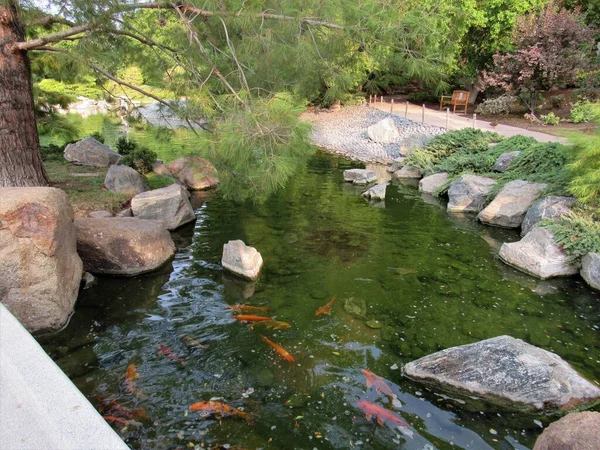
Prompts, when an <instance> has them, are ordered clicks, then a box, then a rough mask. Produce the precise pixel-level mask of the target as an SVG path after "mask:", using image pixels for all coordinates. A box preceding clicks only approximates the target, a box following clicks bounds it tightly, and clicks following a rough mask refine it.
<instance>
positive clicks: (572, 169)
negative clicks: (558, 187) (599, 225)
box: [567, 133, 600, 207]
mask: <svg viewBox="0 0 600 450" xmlns="http://www.w3.org/2000/svg"><path fill="white" fill-rule="evenodd" d="M571 141H572V142H573V143H574V144H575V145H574V146H573V153H574V157H573V161H572V162H571V163H570V164H569V165H568V167H567V168H568V170H569V173H570V176H571V182H570V184H569V192H570V193H571V194H573V195H574V196H575V197H577V199H578V200H579V201H580V202H581V203H583V204H588V205H593V206H595V207H598V206H599V205H600V133H597V134H596V135H593V136H588V135H578V136H575V137H572V138H571Z"/></svg>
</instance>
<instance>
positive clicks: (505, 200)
mask: <svg viewBox="0 0 600 450" xmlns="http://www.w3.org/2000/svg"><path fill="white" fill-rule="evenodd" d="M546 187H547V185H546V184H544V183H529V182H527V181H523V180H515V181H511V182H510V183H506V184H505V185H504V187H503V188H502V189H501V190H500V192H498V195H496V197H495V198H494V200H492V202H491V203H490V204H489V205H488V206H486V208H485V209H484V210H483V211H481V212H480V213H479V215H478V216H477V218H478V219H479V220H480V221H481V222H482V223H485V224H486V225H492V226H495V227H502V228H519V227H520V226H521V222H523V218H524V217H525V214H526V213H527V210H528V209H529V207H530V206H531V204H532V203H533V202H535V201H536V200H537V198H538V197H539V196H540V194H541V192H542V190H544V189H545V188H546Z"/></svg>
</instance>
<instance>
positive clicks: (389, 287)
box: [43, 153, 600, 450]
mask: <svg viewBox="0 0 600 450" xmlns="http://www.w3.org/2000/svg"><path fill="white" fill-rule="evenodd" d="M350 167H357V165H356V164H351V163H349V162H347V161H345V160H342V159H338V158H333V157H330V156H328V155H324V154H322V153H317V154H316V155H315V156H314V157H312V158H311V159H310V161H309V163H308V165H307V166H306V167H305V168H304V169H303V170H301V171H300V173H298V174H297V175H296V176H295V177H294V178H293V180H292V181H291V183H290V184H289V185H288V186H287V187H286V188H285V189H283V190H281V191H280V192H278V193H277V194H276V195H274V196H272V198H271V199H270V200H269V201H267V202H266V203H265V204H262V205H254V204H251V203H247V204H234V203H230V202H226V201H224V200H222V199H221V198H220V197H219V195H218V194H216V195H214V196H212V197H209V198H206V199H201V198H195V199H194V200H195V206H196V208H197V209H196V214H197V218H198V219H197V222H196V223H195V224H194V225H192V226H189V227H185V228H183V229H180V230H178V231H177V232H176V233H174V234H173V237H174V239H175V241H176V244H177V247H178V252H177V255H176V257H175V259H174V261H173V262H172V263H170V264H169V265H168V266H167V267H165V268H164V269H163V270H161V271H159V272H157V273H153V274H149V275H145V276H140V277H135V278H132V279H117V278H98V279H97V282H96V284H95V285H93V286H92V287H91V288H89V289H87V290H85V291H83V292H82V294H81V296H80V300H79V302H78V304H77V308H76V312H75V315H74V317H73V319H72V321H71V323H70V325H69V326H68V327H67V328H66V329H65V330H64V331H63V332H61V333H59V334H58V335H55V336H53V337H49V338H46V339H44V341H43V345H44V347H45V349H46V350H47V351H48V352H49V354H50V355H51V356H52V357H53V358H54V359H55V360H56V361H57V363H58V364H59V365H60V366H61V367H62V368H63V369H64V370H65V371H66V373H67V374H68V375H69V376H70V377H71V378H72V379H73V381H74V382H75V384H76V385H77V386H78V387H79V388H80V389H81V390H82V392H84V394H85V395H86V396H88V398H89V399H90V400H91V401H92V403H95V404H97V403H98V398H99V397H103V398H108V399H112V400H116V401H118V402H119V403H121V404H122V405H123V406H125V407H128V408H144V409H145V410H146V412H147V413H148V416H149V417H150V420H149V421H143V420H142V421H140V426H135V424H132V425H130V426H128V427H127V428H126V429H123V427H122V426H120V425H116V426H115V429H116V430H118V431H119V433H121V435H122V436H123V437H124V439H126V442H127V443H128V444H129V445H130V446H131V447H132V448H143V449H180V448H181V449H183V448H191V447H193V446H194V445H196V446H198V448H200V447H199V446H200V445H204V447H205V448H212V447H213V446H214V447H215V448H222V447H219V446H223V445H224V446H225V447H223V448H236V447H241V448H264V449H308V450H312V449H315V448H316V449H349V448H364V449H395V448H405V449H427V448H439V449H449V448H470V449H485V448H498V449H511V448H518V449H522V448H530V447H532V446H533V443H534V441H535V439H536V437H537V436H538V435H539V433H540V432H541V427H540V423H536V422H535V421H536V420H538V419H540V418H538V417H535V416H528V415H522V414H512V413H507V412H504V411H496V410H494V409H493V408H489V407H486V408H483V407H477V408H474V409H473V408H472V405H471V406H469V405H466V404H464V401H463V400H462V399H456V398H452V397H451V396H448V395H446V394H447V393H443V392H439V391H436V390H429V389H427V388H425V387H423V386H421V385H418V384H415V383H412V382H410V381H408V380H407V379H405V378H403V376H402V373H401V367H402V364H404V363H406V362H408V361H411V360H413V359H415V358H419V357H421V356H424V355H426V354H429V353H431V352H435V351H437V350H441V349H444V348H447V347H451V346H454V345H460V344H466V343H471V342H474V341H477V340H480V339H485V338H489V337H493V336H498V335H502V334H510V335H512V336H514V337H518V338H522V339H524V340H526V341H527V342H530V343H532V344H534V345H537V346H540V347H543V348H545V349H547V350H551V351H554V352H556V353H558V354H559V355H560V356H561V357H563V358H564V359H566V360H567V361H568V362H570V363H571V364H572V365H573V366H574V367H576V368H577V369H578V370H579V371H580V372H581V373H583V374H585V375H586V376H587V377H588V378H589V379H591V380H595V381H596V382H599V381H600V333H599V332H600V301H599V300H600V298H599V295H598V294H597V293H595V292H593V291H590V290H589V289H587V288H586V287H585V285H584V283H583V282H581V281H579V280H578V279H570V280H567V279H560V280H556V281H539V280H535V279H533V278H531V277H528V276H526V275H523V274H521V273H519V272H517V271H515V270H513V269H511V268H509V267H507V266H506V265H504V264H502V263H501V262H500V261H499V260H498V258H497V246H498V245H499V243H500V242H502V241H512V240H516V239H518V236H517V235H516V233H512V232H508V231H503V230H499V229H493V228H488V227H483V226H480V225H477V224H476V223H475V222H474V221H473V220H472V219H471V218H468V217H456V216H449V215H448V214H446V212H445V210H444V208H443V205H440V204H439V203H437V202H436V201H434V200H433V199H427V198H422V197H421V196H420V195H419V194H418V193H417V191H416V189H414V188H413V187H407V186H402V185H399V186H393V187H390V188H389V189H388V195H387V198H386V201H385V207H383V205H372V204H369V203H368V202H366V201H365V200H364V199H362V198H361V196H360V195H359V194H360V190H357V189H355V188H353V187H352V186H349V185H347V184H344V183H343V181H342V171H343V169H346V168H350ZM230 239H243V240H244V241H245V242H246V243H247V244H249V245H252V246H255V247H256V248H257V249H258V250H259V251H260V252H261V254H262V256H263V258H264V260H265V267H264V270H263V273H262V276H261V278H260V280H259V281H258V283H257V284H256V285H252V284H248V283H241V282H238V281H236V280H234V279H232V278H229V277H228V276H227V275H225V274H224V273H223V271H222V269H221V267H220V266H219V262H220V256H221V251H222V246H223V244H224V243H225V242H227V241H228V240H230ZM333 295H335V296H336V301H335V303H334V304H333V310H332V314H331V315H330V316H327V315H323V316H319V317H315V311H316V309H317V308H318V307H320V306H322V305H324V304H325V303H327V302H328V301H329V300H330V298H331V297H332V296H333ZM235 303H247V304H251V305H260V306H267V307H268V308H269V311H268V312H267V313H266V314H267V315H269V316H273V317H276V318H277V319H278V320H282V321H286V322H289V323H290V324H291V328H289V329H283V330H275V331H274V330H264V329H258V328H257V329H255V330H254V331H253V330H251V329H249V328H248V327H247V326H246V325H244V324H242V323H239V322H237V321H236V320H234V319H232V313H231V312H230V311H228V310H227V309H226V308H225V307H226V306H227V305H231V304H235ZM261 333H262V334H264V335H266V336H268V337H269V338H270V339H272V340H273V341H275V342H277V343H278V344H280V345H282V346H283V347H284V348H286V349H287V350H288V351H289V352H290V353H292V355H293V356H294V358H295V359H296V362H295V363H288V362H287V361H285V360H283V359H280V358H278V357H277V355H275V353H274V352H273V351H272V350H271V349H270V348H269V347H268V346H267V345H266V344H265V343H264V342H263V341H262V340H261V337H260V334H261ZM184 336H189V337H191V338H193V339H195V340H197V341H200V342H202V343H203V344H205V345H206V349H205V350H199V349H193V348H190V347H188V346H186V345H185V344H184V343H183V342H182V340H181V339H182V338H183V337H184ZM159 344H163V345H165V346H167V347H170V348H171V349H172V350H173V352H174V353H176V354H177V355H179V356H181V357H183V358H184V359H185V362H186V364H185V366H182V365H181V364H179V363H177V362H176V361H173V360H170V359H167V358H165V357H164V356H161V355H160V354H159V353H158V345H159ZM132 363H133V364H135V365H136V367H137V371H138V373H139V375H140V376H139V378H137V379H136V380H135V387H136V389H137V390H139V391H140V392H142V393H143V397H145V398H138V397H135V396H132V395H131V394H129V393H128V392H127V390H126V389H125V386H124V383H123V377H124V374H125V371H126V369H127V367H128V365H130V364H132ZM363 368H368V369H370V370H371V371H373V372H374V373H376V374H378V375H379V376H382V377H384V378H385V379H386V380H388V385H389V386H390V387H391V388H392V390H393V391H394V393H395V394H396V395H397V397H398V399H399V401H400V403H401V405H399V404H396V405H395V406H394V407H393V411H394V413H395V414H397V416H398V417H400V418H402V419H403V420H404V421H406V422H407V423H408V425H409V426H408V427H404V428H401V429H398V428H395V427H394V426H392V424H391V423H388V424H386V425H385V426H383V427H379V426H378V425H377V424H376V423H375V422H374V420H373V419H372V420H371V421H368V420H366V418H365V415H364V413H363V412H362V411H361V410H360V409H359V408H358V407H357V406H356V404H357V403H358V402H359V401H361V400H366V401H369V402H373V403H375V404H378V405H380V406H383V407H387V398H386V397H385V396H383V395H378V394H377V392H376V391H375V390H374V388H370V389H367V388H366V385H365V380H364V376H363V375H362V373H361V369H363ZM211 398H219V399H221V400H220V401H224V402H226V403H228V404H230V405H232V406H235V407H238V408H243V409H244V411H246V412H250V413H251V414H252V417H253V421H254V423H247V422H246V421H244V420H240V419H238V418H224V419H222V420H218V419H215V418H213V417H203V416H201V415H200V414H199V413H195V412H190V411H188V407H189V406H190V404H192V403H194V402H198V401H207V400H209V399H211ZM544 424H547V422H545V421H544ZM227 445H229V446H230V447H227Z"/></svg>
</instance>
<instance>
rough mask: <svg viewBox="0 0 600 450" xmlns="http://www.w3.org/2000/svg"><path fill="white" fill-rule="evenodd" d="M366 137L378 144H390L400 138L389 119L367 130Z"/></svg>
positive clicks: (394, 125)
mask: <svg viewBox="0 0 600 450" xmlns="http://www.w3.org/2000/svg"><path fill="white" fill-rule="evenodd" d="M367 135H368V136H369V139H371V140H372V141H373V142H377V143H380V144H391V143H392V142H396V140H397V139H398V138H399V137H400V133H398V129H397V128H396V124H395V123H394V121H393V120H392V119H391V118H389V117H388V118H387V119H383V120H380V121H379V122H377V123H376V124H374V125H371V126H370V127H369V128H367Z"/></svg>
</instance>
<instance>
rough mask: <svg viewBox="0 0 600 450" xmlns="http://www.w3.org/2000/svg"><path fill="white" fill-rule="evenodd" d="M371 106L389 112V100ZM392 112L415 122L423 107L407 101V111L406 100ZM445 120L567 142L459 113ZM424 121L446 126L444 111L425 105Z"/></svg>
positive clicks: (459, 125)
mask: <svg viewBox="0 0 600 450" xmlns="http://www.w3.org/2000/svg"><path fill="white" fill-rule="evenodd" d="M371 107H373V108H377V109H379V110H381V111H385V112H388V113H389V112H390V108H391V104H390V102H389V100H388V101H386V99H384V102H383V103H382V102H381V101H377V102H375V103H373V104H372V105H371ZM393 114H395V115H398V116H400V117H403V118H407V119H409V120H414V121H415V122H422V120H423V107H422V106H419V105H414V104H412V103H409V104H408V111H407V108H406V102H404V103H395V104H394V107H393ZM447 120H448V129H449V130H460V129H463V128H472V127H473V126H475V128H479V129H481V130H487V131H495V132H496V133H498V134H500V135H501V136H504V137H510V136H515V135H517V134H522V135H525V136H531V137H533V138H535V139H537V140H538V141H539V142H560V143H563V144H564V143H566V142H567V139H565V138H563V137H559V136H552V135H551V134H546V133H540V132H539V131H530V130H526V129H524V128H518V127H513V126H510V125H502V124H498V125H496V126H492V125H491V123H490V122H485V121H483V120H477V121H476V122H475V125H474V124H473V117H472V116H465V115H463V114H459V113H456V114H453V113H452V112H450V114H449V115H448V119H447ZM425 123H426V124H427V125H435V126H438V127H442V128H446V111H439V110H435V109H431V108H427V107H425Z"/></svg>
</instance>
